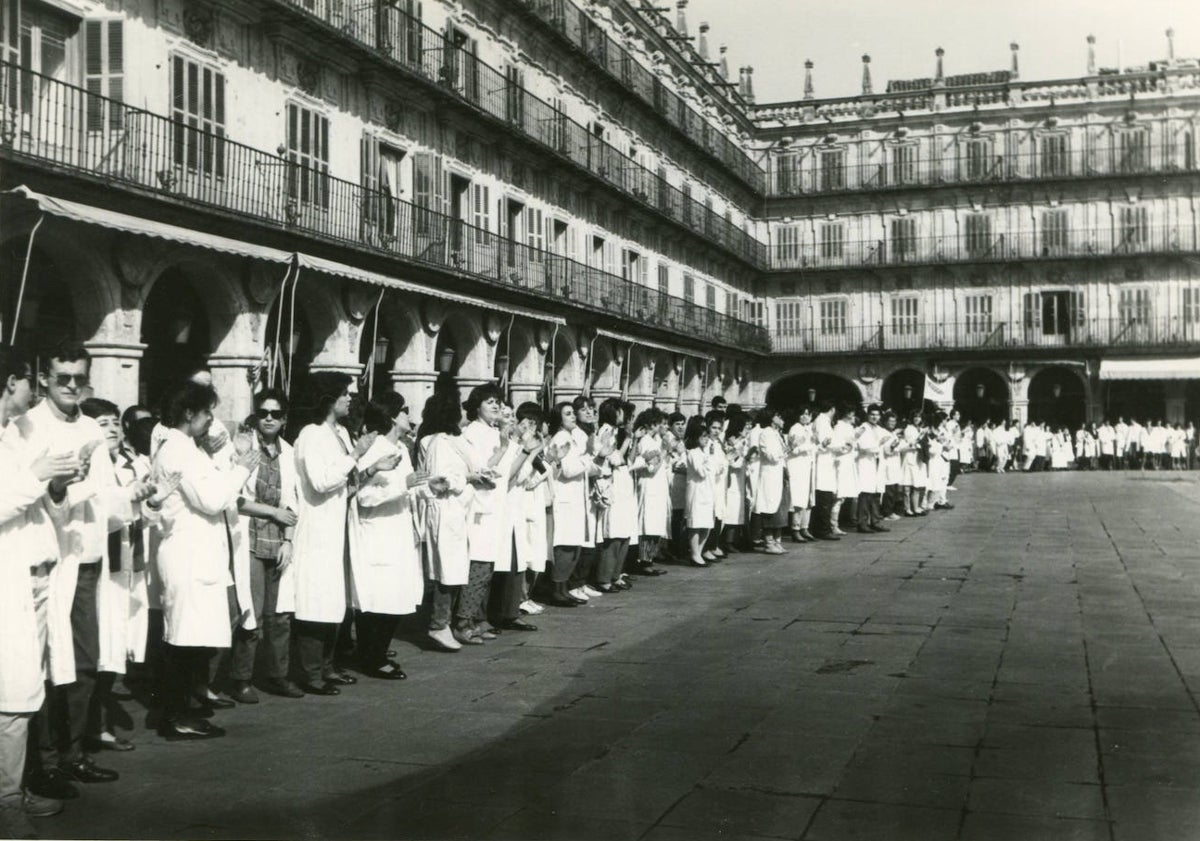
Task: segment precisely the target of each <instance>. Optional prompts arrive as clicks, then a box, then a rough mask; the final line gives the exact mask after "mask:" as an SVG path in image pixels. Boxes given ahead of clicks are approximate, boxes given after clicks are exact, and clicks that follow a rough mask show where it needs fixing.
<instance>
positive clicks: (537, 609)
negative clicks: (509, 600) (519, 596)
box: [521, 599, 546, 616]
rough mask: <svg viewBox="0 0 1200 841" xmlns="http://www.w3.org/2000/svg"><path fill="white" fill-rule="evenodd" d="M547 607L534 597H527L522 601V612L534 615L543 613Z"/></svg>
mask: <svg viewBox="0 0 1200 841" xmlns="http://www.w3.org/2000/svg"><path fill="white" fill-rule="evenodd" d="M545 609H546V608H544V607H542V606H541V605H540V604H538V603H537V602H535V601H534V600H533V599H526V600H525V601H523V602H521V612H522V613H529V614H533V615H534V616H536V615H537V614H539V613H541V612H542V611H543V610H545Z"/></svg>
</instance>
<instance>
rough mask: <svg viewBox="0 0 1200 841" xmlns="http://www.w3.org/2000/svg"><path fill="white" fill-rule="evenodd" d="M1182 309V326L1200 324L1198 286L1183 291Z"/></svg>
mask: <svg viewBox="0 0 1200 841" xmlns="http://www.w3.org/2000/svg"><path fill="white" fill-rule="evenodd" d="M1182 309H1183V323H1184V324H1188V325H1196V324H1200V286H1190V287H1187V288H1185V289H1184V290H1183V308H1182Z"/></svg>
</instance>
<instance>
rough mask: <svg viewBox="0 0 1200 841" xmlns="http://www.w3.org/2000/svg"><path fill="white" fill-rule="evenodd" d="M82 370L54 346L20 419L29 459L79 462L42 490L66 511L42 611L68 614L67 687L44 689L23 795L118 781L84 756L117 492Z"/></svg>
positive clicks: (82, 355) (69, 792) (69, 349)
mask: <svg viewBox="0 0 1200 841" xmlns="http://www.w3.org/2000/svg"><path fill="white" fill-rule="evenodd" d="M90 369H91V356H90V355H89V354H88V352H87V350H86V349H84V347H83V345H81V344H79V343H78V342H63V343H60V344H59V345H58V346H57V347H55V348H54V350H53V351H51V353H50V358H49V364H48V366H47V367H46V369H45V370H43V371H42V373H41V374H40V382H41V386H42V388H43V389H44V390H45V392H46V399H45V400H43V401H42V402H41V403H39V404H38V405H37V406H35V407H34V408H32V409H30V410H29V412H28V413H27V415H26V418H27V420H28V427H29V445H30V447H31V448H32V450H33V451H34V452H40V451H42V450H46V451H48V452H50V453H52V454H57V453H75V454H77V455H78V457H79V462H80V466H79V470H78V472H77V473H76V475H74V476H72V477H69V478H61V477H60V478H56V479H53V480H51V481H50V485H49V494H50V498H51V500H53V501H54V502H55V503H57V504H62V505H65V506H66V507H67V511H66V513H65V515H64V516H63V517H62V518H61V520H56V522H55V525H56V527H57V531H58V542H59V547H60V551H61V554H62V561H61V562H62V569H61V571H60V574H59V576H58V578H57V579H56V581H55V586H54V587H52V588H51V591H50V609H51V612H53V611H55V610H62V611H64V612H69V613H70V616H71V635H72V638H73V643H74V654H75V681H74V682H73V683H68V684H66V685H65V686H61V685H55V686H54V687H52V689H51V691H50V692H49V693H48V695H47V698H46V702H45V704H44V705H43V707H42V711H41V712H40V713H39V714H38V716H37V719H38V724H37V736H38V742H39V751H38V752H37V753H38V754H40V755H39V756H35V755H31V756H30V759H31V760H32V762H31V769H30V774H29V788H30V789H31V790H32V791H33V792H34V793H35V794H40V795H43V796H46V797H55V798H66V797H74V796H76V795H77V794H78V791H77V790H76V789H75V787H74V785H73V783H75V782H80V783H101V782H111V781H113V780H116V779H117V777H118V774H117V772H116V771H113V770H110V769H108V768H101V767H100V766H98V765H96V764H94V763H93V762H92V760H91V759H90V758H89V757H88V756H87V755H86V754H85V753H84V738H85V736H86V732H87V721H88V708H89V706H90V705H91V701H92V694H93V692H94V691H95V687H96V680H97V667H98V665H99V661H100V633H101V629H100V615H99V614H100V612H99V609H98V608H99V606H98V600H97V586H98V583H99V579H100V574H101V572H102V570H103V567H104V566H105V564H106V562H107V554H108V513H109V512H108V511H107V510H106V509H107V506H106V504H105V500H106V499H108V498H109V496H110V495H111V494H112V492H113V491H114V489H115V488H116V486H117V480H116V474H115V473H114V470H113V464H112V460H111V459H110V458H109V455H108V448H107V446H106V445H105V436H104V432H103V430H101V428H100V425H99V424H98V423H97V422H96V421H95V420H93V419H92V418H89V417H87V416H86V415H84V414H83V413H82V412H81V411H80V410H79V403H80V401H81V400H82V399H83V393H84V390H85V389H86V388H87V387H88V383H89V377H88V374H89V372H90ZM39 760H40V761H39Z"/></svg>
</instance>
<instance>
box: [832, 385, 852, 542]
mask: <svg viewBox="0 0 1200 841" xmlns="http://www.w3.org/2000/svg"><path fill="white" fill-rule="evenodd" d="M856 414H857V411H856V409H855V407H854V406H853V405H852V404H850V403H846V404H843V405H842V406H840V407H839V408H838V414H837V417H838V421H837V423H835V424H834V425H833V438H834V444H835V446H836V447H837V448H838V451H837V453H836V455H835V456H834V470H835V471H836V472H837V502H835V503H834V504H833V511H832V513H831V514H830V519H831V520H832V521H833V533H834V534H837V535H841V534H845V532H843V531H842V530H841V527H840V520H841V512H842V508H843V507H844V506H845V504H846V502H847V501H849V503H850V509H849V510H848V511H847V512H846V513H847V519H848V521H849V522H851V523H853V522H856V521H857V519H858V518H857V516H856V514H855V509H856V508H857V506H858V459H857V457H856V455H855V449H854V448H855V439H856V434H855V433H856V429H857V428H856V427H855V425H854V421H855V415H856Z"/></svg>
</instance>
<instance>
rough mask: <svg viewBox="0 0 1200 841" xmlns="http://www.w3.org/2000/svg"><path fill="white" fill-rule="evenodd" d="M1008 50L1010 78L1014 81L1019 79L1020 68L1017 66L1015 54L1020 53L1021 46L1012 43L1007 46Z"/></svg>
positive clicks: (1014, 42)
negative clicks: (1010, 68)
mask: <svg viewBox="0 0 1200 841" xmlns="http://www.w3.org/2000/svg"><path fill="white" fill-rule="evenodd" d="M1008 48H1009V49H1010V50H1012V77H1013V78H1014V79H1020V78H1021V69H1020V67H1018V66H1017V54H1018V53H1020V51H1021V45H1020V44H1018V43H1017V42H1016V41H1013V42H1012V43H1011V44H1009V45H1008Z"/></svg>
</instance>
